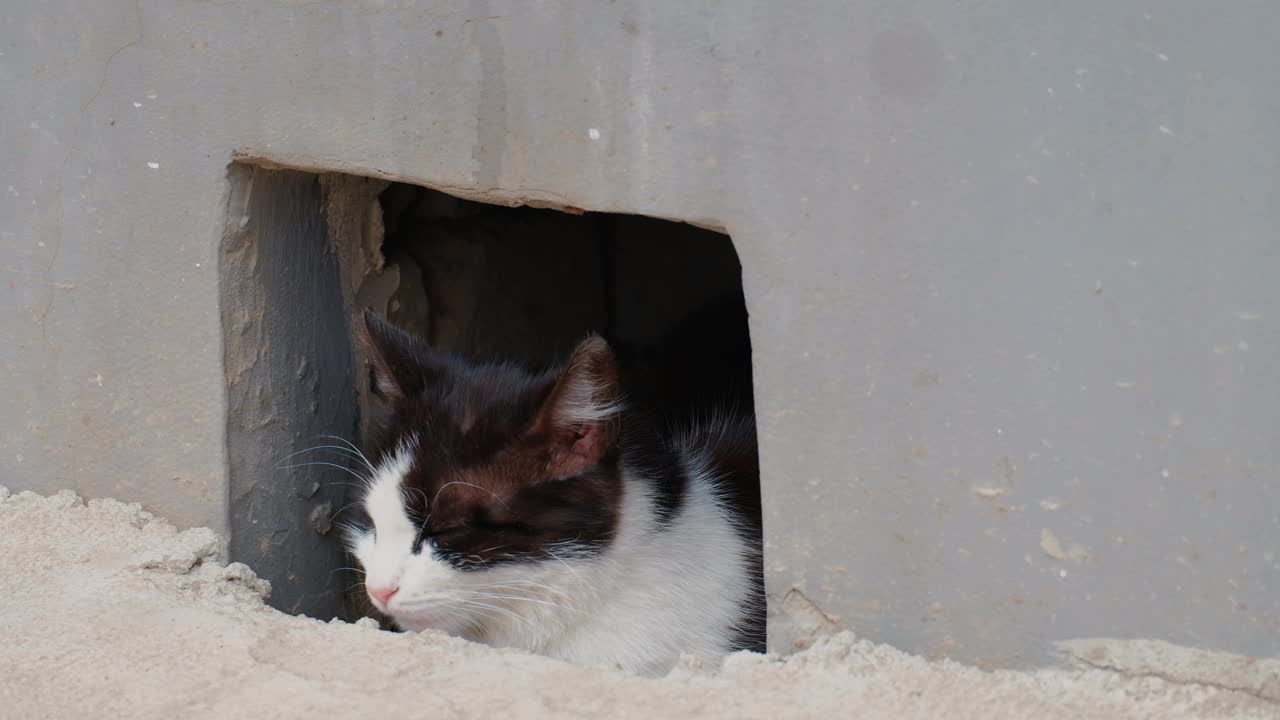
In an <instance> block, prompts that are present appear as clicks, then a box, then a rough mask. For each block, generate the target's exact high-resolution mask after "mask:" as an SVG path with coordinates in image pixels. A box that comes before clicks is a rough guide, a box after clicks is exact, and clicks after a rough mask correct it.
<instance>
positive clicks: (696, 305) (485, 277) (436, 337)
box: [348, 183, 758, 616]
mask: <svg viewBox="0 0 1280 720" xmlns="http://www.w3.org/2000/svg"><path fill="white" fill-rule="evenodd" d="M380 201H381V206H382V211H383V217H382V223H383V227H384V232H385V235H384V238H385V239H384V242H383V247H382V252H383V255H384V257H385V259H386V267H385V269H384V273H383V274H384V275H385V276H389V277H394V278H396V283H397V285H396V287H395V288H394V289H392V290H391V291H390V292H388V291H387V289H386V288H382V289H381V290H379V289H378V288H377V287H376V283H375V284H374V286H373V289H374V291H375V292H374V293H371V294H370V295H369V296H366V297H360V298H357V301H358V302H359V303H360V304H361V305H363V306H366V307H368V306H373V307H374V308H375V309H376V310H378V311H380V312H383V313H385V314H386V316H387V317H388V318H389V319H390V320H391V321H392V322H394V323H396V324H398V325H400V326H401V327H403V328H405V329H407V330H410V331H411V332H413V333H415V334H417V335H419V336H420V337H423V338H426V339H427V340H428V341H429V342H430V343H431V344H432V346H433V347H436V348H439V349H442V350H448V351H453V352H458V353H461V354H464V355H468V356H472V357H478V358H499V359H504V360H514V361H519V362H523V363H526V364H528V365H531V366H537V367H541V366H546V365H549V364H551V363H554V362H556V361H558V360H561V359H563V358H564V357H565V356H566V355H567V354H568V353H569V351H571V350H572V349H573V347H574V346H575V345H576V344H577V343H578V342H579V341H581V340H582V339H583V338H584V337H586V335H587V334H588V333H593V332H594V333H597V334H599V335H601V336H603V337H604V338H605V339H606V340H608V341H609V343H610V345H612V346H613V347H614V348H615V351H618V352H620V353H628V352H631V351H632V350H634V349H640V351H643V349H644V348H646V347H648V346H650V345H651V344H652V343H654V342H655V341H657V340H658V339H660V338H663V337H664V336H667V335H668V334H669V333H670V332H672V331H673V330H676V329H677V328H678V327H679V326H680V325H681V323H682V322H684V321H685V320H686V319H687V318H688V317H689V316H690V314H691V313H696V312H698V311H699V310H702V309H705V308H707V307H708V305H711V304H716V305H719V306H726V305H727V306H730V308H731V310H736V311H737V313H738V314H733V313H731V315H732V316H733V317H740V318H741V323H740V324H739V323H731V324H729V325H728V326H726V327H722V328H718V332H716V333H715V336H714V337H692V338H688V339H687V342H688V345H689V347H688V353H687V354H686V357H685V358H682V361H687V362H691V363H694V362H697V360H698V359H699V357H700V356H701V355H703V354H704V353H701V352H700V351H699V348H700V347H706V345H705V344H706V343H715V344H716V348H715V349H716V350H717V352H718V355H717V360H716V362H720V361H721V359H722V358H724V357H725V354H724V353H725V348H726V347H727V348H732V350H731V351H730V352H731V353H736V354H738V355H740V356H741V357H740V358H738V359H739V360H740V361H741V362H742V363H743V364H744V366H745V367H747V368H749V367H750V353H751V346H750V340H749V338H748V337H747V328H746V320H745V318H746V309H745V305H744V300H743V292H742V269H741V265H740V264H739V261H738V256H737V253H736V252H735V250H734V247H733V243H732V241H731V240H730V238H729V236H727V235H724V234H722V233H717V232H713V231H710V230H705V229H700V228H697V227H694V226H692V225H687V224H683V223H678V222H671V221H666V220H657V219H654V218H647V217H642V216H636V215H617V214H607V213H585V214H579V215H574V214H568V213H564V212H559V211H555V210H546V209H535V208H529V207H516V208H512V207H504V206H497V205H488V204H483V203H477V202H471V201H467V200H462V199H459V198H455V197H452V196H450V195H446V194H444V193H441V192H437V191H434V190H429V189H426V188H421V187H417V186H413V185H406V184H398V183H397V184H392V185H391V186H389V187H388V188H387V189H386V190H385V191H384V192H383V193H382V195H381V197H380ZM374 295H376V297H375V296H374ZM682 342H684V341H683V340H682ZM712 370H714V369H712ZM366 380H367V379H366ZM746 382H747V387H746V388H745V393H744V395H745V402H747V403H750V402H751V400H750V377H749V374H748V377H747V379H746ZM633 390H634V389H633ZM641 391H642V392H668V393H693V392H695V391H696V388H692V387H687V386H682V385H680V383H679V382H678V380H677V381H676V382H674V383H672V384H669V385H668V386H666V387H661V388H659V387H648V388H644V389H642V390H641ZM362 396H363V397H366V398H368V397H370V395H369V393H362ZM362 414H363V416H364V420H363V421H362V423H361V426H362V427H361V434H362V435H363V436H364V439H365V440H366V442H367V441H368V439H369V437H368V435H369V433H370V432H371V431H372V428H373V426H374V424H375V422H376V419H377V414H378V408H377V406H376V404H370V405H368V406H366V407H363V408H362ZM755 502H756V503H758V498H756V499H755ZM757 507H758V505H757ZM348 602H349V605H348V609H349V612H350V613H351V614H353V615H355V616H360V615H366V614H369V615H373V614H376V613H373V612H372V611H371V607H370V605H369V604H368V601H367V599H366V598H365V597H364V594H363V592H361V591H360V590H359V585H358V583H357V584H356V587H355V589H354V590H353V591H352V592H351V593H350V594H349V597H348Z"/></svg>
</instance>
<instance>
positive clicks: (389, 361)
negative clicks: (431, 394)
mask: <svg viewBox="0 0 1280 720" xmlns="http://www.w3.org/2000/svg"><path fill="white" fill-rule="evenodd" d="M359 335H360V339H361V342H363V344H364V347H365V352H366V354H367V355H368V357H369V360H370V361H372V363H373V377H374V387H375V389H376V390H377V392H378V393H379V394H380V395H382V396H383V397H385V398H387V399H390V400H398V399H400V398H403V397H407V396H411V395H416V394H418V393H420V392H422V390H423V388H424V387H426V383H427V381H428V375H429V372H430V355H431V351H430V348H428V347H427V344H426V343H424V342H422V341H421V340H419V339H418V338H416V337H414V336H412V335H410V334H409V333H407V332H405V331H404V330H401V329H400V328H398V327H396V326H395V325H393V324H391V323H390V322H388V321H387V320H385V319H383V318H382V317H380V316H379V315H378V314H377V313H375V312H373V311H372V310H365V311H364V314H363V316H362V317H361V319H360V333H359Z"/></svg>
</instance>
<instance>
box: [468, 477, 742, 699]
mask: <svg viewBox="0 0 1280 720" xmlns="http://www.w3.org/2000/svg"><path fill="white" fill-rule="evenodd" d="M691 475H692V476H691V477H690V481H689V486H688V488H687V490H686V494H685V497H684V502H683V505H682V507H681V508H680V511H679V513H678V514H677V515H676V516H675V517H674V518H672V519H671V520H670V521H669V522H668V523H667V524H666V525H665V526H664V527H662V528H658V527H657V526H656V525H657V523H656V521H655V519H654V513H653V508H652V504H653V503H652V500H651V499H650V498H649V497H647V496H646V495H645V493H644V487H645V486H644V485H643V484H641V483H636V482H628V483H627V484H626V486H625V494H624V497H623V510H622V514H621V523H620V525H619V527H618V532H617V537H616V539H615V540H614V542H613V544H612V545H611V546H610V547H609V548H608V549H607V550H606V551H605V552H604V553H602V554H601V555H599V556H598V557H594V558H584V559H581V560H575V559H572V558H566V559H565V560H564V563H563V565H561V564H558V563H554V562H553V563H548V564H543V565H545V566H530V567H528V568H510V569H503V570H504V571H503V572H502V575H503V578H502V579H501V580H497V581H496V582H499V583H512V584H522V586H524V587H533V584H544V585H546V586H547V589H546V590H544V591H543V592H542V593H541V594H540V595H539V596H538V598H539V599H540V600H542V601H543V602H545V603H547V604H539V603H529V602H520V601H515V602H511V603H508V604H507V606H506V607H507V609H509V610H511V611H513V612H515V613H516V616H515V617H510V616H506V615H503V614H497V615H495V616H494V617H493V618H492V619H491V620H490V621H488V622H486V623H485V624H484V625H483V627H482V628H479V629H480V632H479V633H476V634H474V635H473V637H474V639H477V640H481V641H483V642H486V643H488V644H491V645H496V646H502V647H515V648H522V649H525V650H530V651H533V652H537V653H540V654H544V655H549V656H551V657H557V658H561V659H563V660H567V661H569V662H572V663H575V664H580V665H604V666H609V667H620V668H622V669H624V670H629V671H632V672H637V673H641V674H647V675H653V674H661V673H665V672H666V671H667V670H669V669H670V668H671V667H672V666H673V665H674V664H675V662H676V661H677V659H678V658H679V657H680V655H682V654H684V655H693V656H695V657H698V658H700V659H702V660H703V661H704V662H707V663H709V664H714V663H716V662H718V660H719V658H720V657H722V656H723V655H724V654H725V653H726V652H728V651H729V649H730V648H731V645H732V643H733V639H734V637H733V636H734V633H735V632H736V631H737V629H738V628H739V627H740V626H741V625H742V623H744V622H745V621H746V618H745V617H744V611H743V608H744V607H747V606H749V601H750V598H751V596H752V592H753V588H752V586H751V583H750V580H749V577H750V564H751V551H750V549H749V548H748V547H747V546H746V544H745V543H744V542H743V541H742V539H741V537H740V536H739V534H738V533H737V531H736V530H735V529H734V526H733V524H732V520H731V519H730V516H728V514H727V513H726V512H725V510H724V509H723V508H722V506H721V504H720V503H719V502H717V499H716V497H715V495H714V493H715V489H714V487H713V485H712V484H711V483H710V482H709V481H708V479H707V478H705V477H701V476H699V474H697V473H691ZM495 572H498V571H495ZM521 575H523V576H524V577H520V576H521Z"/></svg>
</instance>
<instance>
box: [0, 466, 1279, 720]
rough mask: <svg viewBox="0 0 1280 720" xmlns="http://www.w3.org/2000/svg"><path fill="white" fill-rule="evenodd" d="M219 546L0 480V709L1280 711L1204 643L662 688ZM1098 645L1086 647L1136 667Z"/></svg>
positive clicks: (874, 664) (205, 712) (743, 670)
mask: <svg viewBox="0 0 1280 720" xmlns="http://www.w3.org/2000/svg"><path fill="white" fill-rule="evenodd" d="M220 542H221V541H220V540H219V539H218V538H217V537H216V536H215V535H214V534H213V533H212V532H210V531H208V530H203V529H201V530H188V531H185V532H182V533H179V532H177V531H176V530H175V529H174V528H173V527H172V526H171V525H169V524H168V523H167V522H165V521H164V520H161V519H159V518H156V517H153V516H152V515H150V514H148V513H146V512H144V511H143V510H141V509H140V508H138V507H137V506H136V505H126V504H122V503H118V502H115V501H112V500H101V501H99V500H95V501H91V502H89V503H84V502H82V501H81V500H80V499H78V498H76V497H75V496H74V495H71V494H69V493H63V494H60V495H55V496H51V497H40V496H37V495H33V494H30V493H23V494H20V495H13V496H10V495H9V493H8V492H7V491H5V490H4V489H3V488H0V583H2V586H3V590H0V717H2V718H5V719H6V720H9V719H17V718H116V717H129V718H254V719H255V720H257V719H262V720H266V719H268V718H319V717H343V718H378V719H379V720H384V719H385V718H396V719H397V720H400V719H402V718H432V719H433V720H439V719H447V718H491V717H503V718H537V717H570V718H593V719H594V718H603V717H610V718H613V717H616V718H645V719H646V720H647V719H649V718H675V717H699V718H770V719H776V718H819V717H821V718H832V717H839V718H846V717H848V718H853V717H857V718H949V719H951V718H954V719H957V720H963V719H964V718H984V719H986V718H1035V719H1036V720H1049V719H1052V718H1161V719H1162V720H1166V719H1172V718H1269V719H1270V720H1276V719H1277V718H1280V702H1274V701H1272V700H1269V699H1267V698H1268V697H1280V696H1277V695H1273V694H1272V693H1277V692H1280V671H1277V665H1274V664H1272V665H1268V664H1266V663H1271V662H1273V661H1247V660H1241V661H1240V662H1242V663H1244V664H1243V665H1241V666H1240V667H1235V666H1232V665H1231V664H1230V663H1227V664H1226V665H1222V664H1221V663H1219V664H1216V665H1215V664H1214V663H1212V662H1211V663H1208V665H1209V666H1214V667H1218V668H1219V670H1220V671H1221V672H1222V673H1224V674H1223V675H1222V677H1218V678H1216V679H1215V678H1212V677H1210V678H1207V679H1206V678H1200V681H1199V682H1187V681H1186V676H1187V674H1188V673H1191V674H1192V676H1194V673H1195V672H1196V668H1199V667H1201V666H1202V665H1204V663H1203V662H1202V661H1203V658H1202V659H1201V660H1196V656H1195V655H1194V654H1192V655H1189V656H1188V655H1183V656H1180V657H1183V658H1184V660H1186V658H1190V661H1186V662H1183V664H1182V665H1183V666H1178V663H1177V662H1172V661H1171V663H1170V664H1169V666H1168V667H1165V668H1161V667H1147V668H1145V669H1142V670H1141V671H1140V672H1136V673H1135V672H1132V671H1131V672H1117V671H1111V670H1105V669H1080V670H1041V671H1036V672H1030V673H1019V672H995V673H989V672H983V671H981V670H978V669H975V668H971V667H966V666H962V665H958V664H954V663H948V662H930V661H926V660H923V659H921V658H918V657H914V656H911V655H906V654H904V653H901V652H898V651H896V650H894V649H892V648H889V647H885V646H879V645H873V644H871V643H868V642H865V641H860V640H856V639H855V638H853V637H852V636H849V635H847V634H842V635H838V636H836V637H834V638H831V639H829V640H825V641H822V642H820V643H819V644H818V645H815V646H814V647H812V648H811V649H809V650H807V651H805V652H802V653H800V654H797V655H794V656H792V657H790V658H788V659H785V660H783V659H778V658H772V657H764V656H751V655H738V656H734V657H731V658H729V659H728V660H727V661H726V663H725V667H724V668H723V669H722V670H720V671H718V672H714V673H710V672H703V671H700V670H698V669H695V668H689V667H682V668H679V669H677V670H676V671H675V672H673V673H672V674H671V675H670V676H668V677H666V678H663V679H659V680H648V679H642V678H637V677H631V676H627V675H623V674H620V673H615V672H609V671H605V670H590V669H582V668H574V667H570V666H568V665H565V664H562V663H559V662H556V661H552V660H548V659H545V658H539V657H532V656H528V655H524V654H520V653H515V652H508V651H498V650H493V649H489V648H485V647H480V646H476V645H472V644H469V643H465V642H463V641H460V640H456V639H453V638H448V637H444V636H442V635H439V634H435V633H427V634H422V635H410V634H395V633H387V632H381V631H379V630H377V629H376V628H374V627H371V626H369V625H367V624H366V623H365V622H361V623H357V624H354V625H352V624H347V623H342V622H329V623H326V622H321V621H318V620H312V619H308V618H301V617H291V616H288V615H284V614H281V613H279V612H277V611H275V610H272V609H270V608H268V607H266V606H265V605H263V603H262V594H263V592H264V591H265V590H266V584H265V583H264V582H262V581H261V580H258V579H257V578H256V577H255V576H254V575H253V573H252V572H251V571H250V570H249V569H248V568H246V567H244V566H243V565H239V564H232V565H230V566H226V567H224V566H222V565H220V564H218V563H217V561H216V558H217V557H219V552H220ZM1100 648H1102V646H1099V647H1082V648H1078V650H1079V651H1080V652H1081V653H1083V654H1085V655H1089V654H1091V653H1092V654H1093V655H1095V656H1097V659H1099V660H1100V662H1102V663H1103V664H1105V663H1106V662H1115V663H1119V664H1123V663H1124V662H1126V661H1125V659H1124V658H1123V657H1121V656H1120V655H1115V656H1114V657H1111V656H1106V652H1107V651H1106V650H1105V648H1102V649H1100ZM1099 653H1102V654H1099ZM1107 657H1111V660H1107ZM1151 657H1154V656H1153V655H1151V654H1150V653H1143V654H1142V658H1146V660H1132V659H1131V661H1130V664H1131V665H1132V664H1133V663H1138V664H1141V662H1147V663H1148V664H1150V658H1151ZM1258 663H1263V664H1262V665H1259V664H1258ZM1246 666H1247V667H1246ZM1155 675H1160V676H1163V677H1164V678H1171V679H1172V680H1168V679H1162V678H1161V677H1156V676H1155ZM1224 683H1226V684H1227V685H1228V686H1229V687H1236V688H1242V689H1243V690H1234V689H1228V687H1224V686H1223V685H1224ZM1230 683H1236V684H1235V685H1230Z"/></svg>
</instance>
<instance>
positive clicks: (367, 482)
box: [276, 460, 373, 487]
mask: <svg viewBox="0 0 1280 720" xmlns="http://www.w3.org/2000/svg"><path fill="white" fill-rule="evenodd" d="M312 465H324V466H328V467H331V468H337V469H339V470H341V471H343V472H345V473H350V474H351V475H352V476H353V477H355V478H356V479H357V480H359V481H361V482H362V483H364V485H363V487H368V486H369V485H370V484H371V483H372V482H373V481H372V480H371V479H370V478H367V477H365V476H363V475H361V474H360V473H358V472H356V471H355V470H352V469H351V468H349V467H347V466H345V465H339V464H337V463H331V462H324V461H321V460H313V461H311V462H305V463H294V464H292V465H278V466H276V469H277V470H291V469H293V468H304V467H311V466H312Z"/></svg>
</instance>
